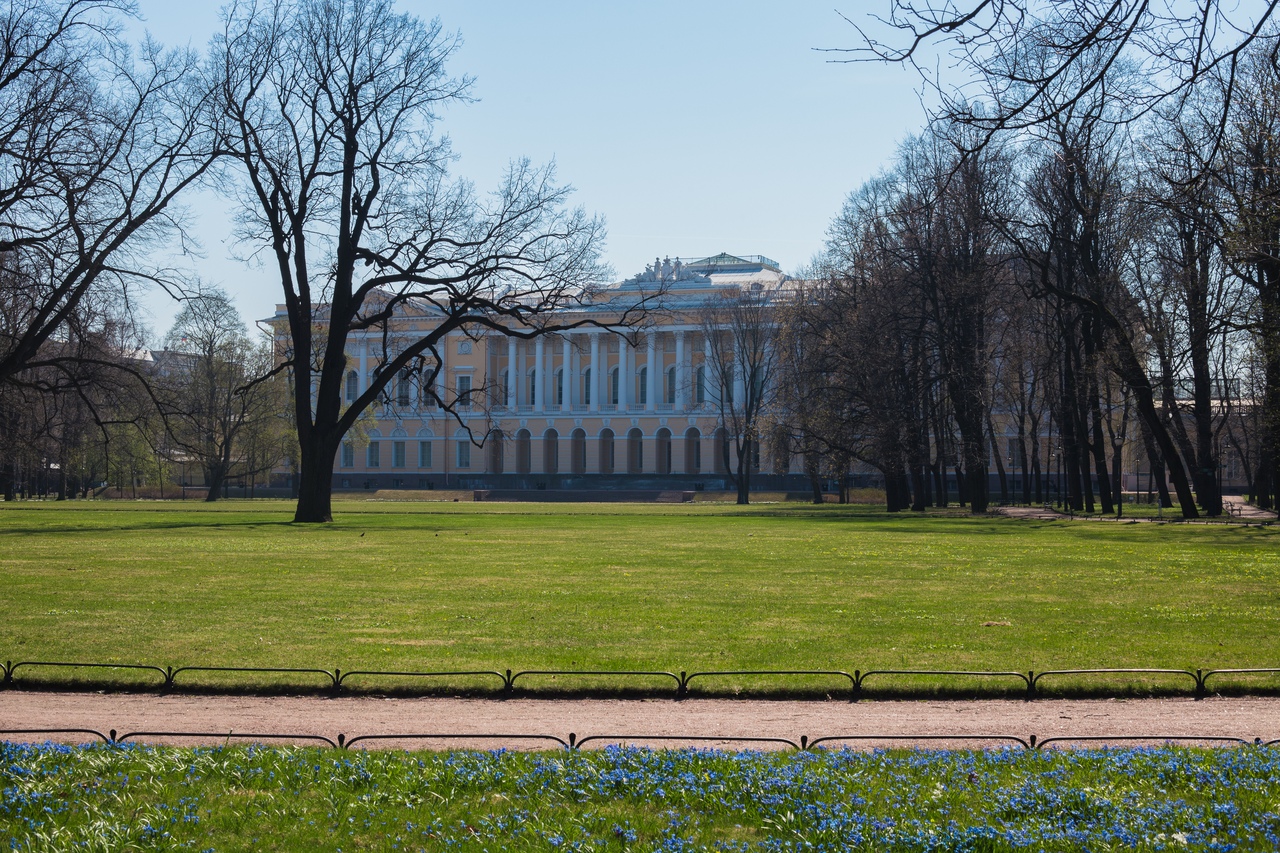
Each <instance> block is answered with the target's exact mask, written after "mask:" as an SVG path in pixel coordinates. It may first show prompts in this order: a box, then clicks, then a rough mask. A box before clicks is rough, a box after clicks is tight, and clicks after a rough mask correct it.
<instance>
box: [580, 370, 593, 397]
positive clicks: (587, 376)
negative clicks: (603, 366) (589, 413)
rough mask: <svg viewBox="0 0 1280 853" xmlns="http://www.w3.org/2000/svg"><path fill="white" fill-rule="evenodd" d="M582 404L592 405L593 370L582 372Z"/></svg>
mask: <svg viewBox="0 0 1280 853" xmlns="http://www.w3.org/2000/svg"><path fill="white" fill-rule="evenodd" d="M582 402H583V403H584V404H585V405H588V406H590V405H591V368H590V367H588V368H587V369H586V370H584V371H582Z"/></svg>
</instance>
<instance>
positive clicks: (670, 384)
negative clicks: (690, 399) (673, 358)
mask: <svg viewBox="0 0 1280 853" xmlns="http://www.w3.org/2000/svg"><path fill="white" fill-rule="evenodd" d="M675 404H676V369H675V367H669V368H667V405H668V406H674V405H675Z"/></svg>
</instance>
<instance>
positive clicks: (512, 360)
mask: <svg viewBox="0 0 1280 853" xmlns="http://www.w3.org/2000/svg"><path fill="white" fill-rule="evenodd" d="M519 387H520V365H518V364H516V339H515V338H507V408H508V409H512V410H514V409H515V408H516V403H518V402H519V399H518V398H517V397H516V394H518V393H519V391H518V390H517V389H518V388H519Z"/></svg>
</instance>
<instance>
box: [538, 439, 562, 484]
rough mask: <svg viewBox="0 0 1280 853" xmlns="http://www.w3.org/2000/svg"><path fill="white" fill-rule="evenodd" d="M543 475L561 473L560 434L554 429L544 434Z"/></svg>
mask: <svg viewBox="0 0 1280 853" xmlns="http://www.w3.org/2000/svg"><path fill="white" fill-rule="evenodd" d="M542 473H544V474H558V473H560V433H558V432H557V431H555V430H554V429H549V430H547V431H546V432H544V433H543V434H542Z"/></svg>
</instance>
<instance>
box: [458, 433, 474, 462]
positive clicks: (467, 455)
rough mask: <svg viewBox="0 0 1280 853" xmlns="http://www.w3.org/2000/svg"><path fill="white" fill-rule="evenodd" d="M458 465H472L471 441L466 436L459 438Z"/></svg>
mask: <svg viewBox="0 0 1280 853" xmlns="http://www.w3.org/2000/svg"><path fill="white" fill-rule="evenodd" d="M458 467H459V468H470V467H471V442H470V441H468V440H467V439H465V438H463V439H459V440H458Z"/></svg>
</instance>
